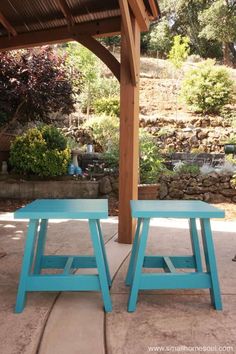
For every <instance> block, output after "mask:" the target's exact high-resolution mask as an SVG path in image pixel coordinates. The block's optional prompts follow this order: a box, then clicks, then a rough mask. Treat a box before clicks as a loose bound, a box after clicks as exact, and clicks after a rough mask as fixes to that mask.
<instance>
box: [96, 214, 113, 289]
mask: <svg viewBox="0 0 236 354" xmlns="http://www.w3.org/2000/svg"><path fill="white" fill-rule="evenodd" d="M97 228H98V234H99V239H100V242H101V247H102V253H103V258H104V263H105V267H106V274H107V281H108V285H109V287H111V275H110V270H109V266H108V261H107V255H106V249H105V245H104V241H103V236H102V230H101V225H100V220H97Z"/></svg>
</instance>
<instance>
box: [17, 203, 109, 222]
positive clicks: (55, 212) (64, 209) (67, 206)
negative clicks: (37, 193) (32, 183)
mask: <svg viewBox="0 0 236 354" xmlns="http://www.w3.org/2000/svg"><path fill="white" fill-rule="evenodd" d="M14 218H15V219H107V218H108V204H107V200H106V199H38V200H35V201H34V202H32V203H30V204H28V205H26V206H25V207H24V208H21V209H18V210H17V211H16V212H15V213H14Z"/></svg>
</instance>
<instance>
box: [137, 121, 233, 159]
mask: <svg viewBox="0 0 236 354" xmlns="http://www.w3.org/2000/svg"><path fill="white" fill-rule="evenodd" d="M140 126H141V127H143V128H146V129H147V130H148V131H149V132H150V133H151V134H152V135H154V136H155V137H156V138H157V144H158V146H159V148H160V149H162V150H165V151H166V152H169V151H177V152H198V153H199V152H206V153H211V152H215V153H219V152H223V150H224V141H225V140H227V139H228V138H229V136H230V135H231V134H235V129H234V128H232V127H230V124H229V122H227V121H226V120H224V119H223V118H221V117H194V118H192V119H191V120H182V119H165V118H158V117H152V118H149V119H147V118H144V117H143V118H141V120H140Z"/></svg>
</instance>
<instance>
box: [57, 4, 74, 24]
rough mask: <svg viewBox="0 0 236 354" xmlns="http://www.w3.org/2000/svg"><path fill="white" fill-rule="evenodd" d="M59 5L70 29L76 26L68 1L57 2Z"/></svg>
mask: <svg viewBox="0 0 236 354" xmlns="http://www.w3.org/2000/svg"><path fill="white" fill-rule="evenodd" d="M57 2H58V5H59V7H60V10H61V12H62V13H63V15H64V17H65V18H66V21H67V24H68V27H71V26H73V25H74V24H75V21H74V19H73V16H72V14H71V11H70V8H69V6H68V4H67V2H66V0H57Z"/></svg>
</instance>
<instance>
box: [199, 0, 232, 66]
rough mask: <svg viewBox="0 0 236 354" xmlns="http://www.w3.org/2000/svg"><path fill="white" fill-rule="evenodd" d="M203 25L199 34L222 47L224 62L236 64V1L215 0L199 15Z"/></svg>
mask: <svg viewBox="0 0 236 354" xmlns="http://www.w3.org/2000/svg"><path fill="white" fill-rule="evenodd" d="M199 19H200V22H201V24H202V26H203V29H202V31H201V32H200V36H201V37H203V38H206V39H208V40H216V41H218V42H219V43H220V44H221V45H222V48H223V53H224V64H225V65H229V66H235V65H236V50H235V48H234V42H235V41H236V1H232V0H231V1H230V0H216V1H214V2H213V4H212V5H211V6H210V7H209V8H208V9H206V10H204V11H203V12H202V14H200V15H199Z"/></svg>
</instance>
